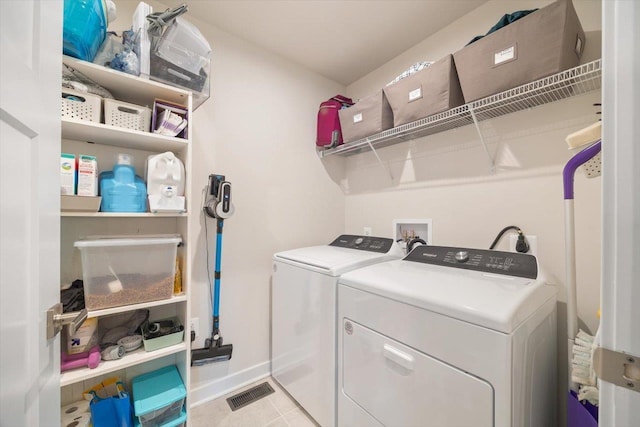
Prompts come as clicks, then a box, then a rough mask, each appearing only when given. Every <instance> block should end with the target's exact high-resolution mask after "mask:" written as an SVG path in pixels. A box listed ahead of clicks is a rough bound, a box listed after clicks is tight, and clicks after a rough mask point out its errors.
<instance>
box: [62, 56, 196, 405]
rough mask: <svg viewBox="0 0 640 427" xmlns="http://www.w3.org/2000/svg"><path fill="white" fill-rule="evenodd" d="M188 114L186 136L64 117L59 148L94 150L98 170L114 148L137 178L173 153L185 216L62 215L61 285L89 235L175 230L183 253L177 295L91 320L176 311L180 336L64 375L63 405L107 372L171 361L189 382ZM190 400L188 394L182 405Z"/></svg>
mask: <svg viewBox="0 0 640 427" xmlns="http://www.w3.org/2000/svg"><path fill="white" fill-rule="evenodd" d="M63 62H64V63H65V64H67V65H69V66H70V67H72V68H74V69H75V70H77V71H79V72H81V73H82V74H84V75H85V76H87V77H89V78H90V79H92V80H93V81H95V82H96V83H98V84H100V85H101V86H103V87H105V88H106V89H107V90H109V91H110V92H111V93H112V94H113V96H114V97H115V98H116V99H117V100H119V101H124V102H128V103H132V104H136V105H143V106H147V107H149V108H152V107H153V102H154V100H155V99H156V98H157V99H163V100H166V101H170V102H173V103H177V104H182V105H186V106H187V107H188V111H189V112H191V111H192V95H191V93H190V92H188V91H185V90H183V89H180V88H175V87H171V86H168V85H164V84H161V83H157V82H154V81H150V80H145V79H141V78H138V77H135V76H131V75H129V74H125V73H122V72H118V71H115V70H111V69H108V68H104V67H101V66H98V65H95V64H92V63H88V62H84V61H80V60H77V59H75V58H70V57H64V58H63ZM191 119H192V115H191V114H189V124H188V128H187V135H189V137H188V138H186V139H185V138H174V137H167V136H162V135H156V134H153V133H151V132H141V131H135V130H129V129H124V128H117V127H113V126H109V125H105V124H102V123H95V122H89V121H83V120H78V119H69V118H62V151H63V152H66V153H72V154H76V155H80V154H88V155H95V156H96V157H97V160H98V169H99V171H100V172H102V171H105V170H110V169H111V168H112V166H113V163H114V162H115V158H116V156H117V154H118V153H130V154H131V155H132V156H133V158H134V166H136V173H137V175H140V176H143V175H144V162H145V161H146V157H147V156H148V155H151V154H157V153H162V152H166V151H172V152H173V153H174V154H175V155H176V156H177V157H178V158H180V159H181V160H182V161H183V162H184V165H185V170H186V185H185V188H186V192H185V196H186V199H187V212H186V213H114V212H80V211H78V212H76V211H65V212H61V239H60V241H61V248H60V249H61V268H60V270H61V277H60V279H61V282H62V283H65V282H70V281H72V280H75V279H80V278H82V266H81V262H80V256H79V254H78V252H77V250H76V249H75V248H74V247H73V242H74V241H76V240H78V239H81V238H83V237H86V236H88V235H118V234H140V235H149V234H179V235H180V236H181V237H182V242H183V244H182V246H181V247H179V248H178V254H179V256H180V258H181V261H182V262H181V271H182V286H183V293H182V294H180V295H175V296H173V297H172V298H169V299H164V300H159V301H150V302H144V303H141V304H132V305H126V306H120V307H113V308H107V309H102V310H94V311H90V312H89V317H98V318H100V317H103V316H108V315H112V314H117V313H124V312H129V311H133V310H138V309H148V310H149V312H150V318H151V319H152V320H153V319H160V318H166V317H171V316H177V317H178V318H179V319H180V320H181V321H182V324H183V325H184V328H185V331H184V341H183V342H182V343H180V344H176V345H173V346H170V347H166V348H162V349H159V350H156V351H152V352H146V351H145V350H144V348H140V349H138V350H136V351H134V352H131V353H127V354H126V355H125V356H124V357H123V358H121V359H118V360H112V361H101V362H100V365H99V366H98V367H97V368H95V369H89V368H78V369H74V370H70V371H66V372H62V374H61V379H60V386H61V388H62V390H61V400H62V404H67V403H70V402H73V401H76V400H80V399H81V398H82V391H83V390H85V389H87V388H89V387H91V386H93V385H95V384H97V383H99V382H100V381H102V380H103V379H104V378H105V377H108V376H118V377H120V378H121V379H122V380H123V381H125V383H126V384H128V385H129V386H130V381H131V379H132V378H133V377H135V376H137V375H139V374H141V373H144V372H149V371H152V370H155V369H158V368H159V367H162V366H166V365H174V364H175V365H177V367H178V370H179V371H180V374H181V376H182V379H183V380H184V383H185V387H186V389H187V390H189V381H190V345H189V337H190V321H189V319H190V309H191V302H190V291H191V289H190V286H191V283H190V277H191V259H192V258H193V256H192V253H191V250H192V249H191V247H192V246H194V245H192V244H190V241H189V238H190V236H189V234H188V230H189V223H190V221H192V217H191V215H190V211H191V208H190V206H191V201H192V200H191V199H192V197H193V195H191V194H190V192H189V189H190V188H191V176H190V171H191V151H192V149H191V145H192V138H191V135H192V124H191ZM188 405H189V401H188V398H187V407H188Z"/></svg>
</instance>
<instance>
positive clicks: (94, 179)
mask: <svg viewBox="0 0 640 427" xmlns="http://www.w3.org/2000/svg"><path fill="white" fill-rule="evenodd" d="M97 195H98V162H97V161H96V158H95V157H94V156H85V155H82V154H81V155H80V156H78V196H90V197H95V196H97Z"/></svg>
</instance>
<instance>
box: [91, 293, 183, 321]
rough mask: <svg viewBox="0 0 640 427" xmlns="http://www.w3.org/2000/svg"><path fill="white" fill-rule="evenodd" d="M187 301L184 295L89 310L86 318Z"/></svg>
mask: <svg viewBox="0 0 640 427" xmlns="http://www.w3.org/2000/svg"><path fill="white" fill-rule="evenodd" d="M186 300H187V296H186V295H175V296H173V297H171V298H167V299H161V300H157V301H148V302H141V303H139V304H129V305H122V306H119V307H110V308H103V309H101V310H90V311H89V316H88V317H100V316H106V315H108V314H116V313H124V312H126V311H133V310H139V309H142V308H149V307H158V306H160V305H167V304H175V303H177V302H183V301H186Z"/></svg>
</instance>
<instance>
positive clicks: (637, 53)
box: [599, 0, 640, 427]
mask: <svg viewBox="0 0 640 427" xmlns="http://www.w3.org/2000/svg"><path fill="white" fill-rule="evenodd" d="M602 4H603V35H604V37H603V63H604V68H603V93H602V95H603V109H602V116H603V144H602V147H603V154H602V160H603V165H602V168H603V203H602V205H603V233H602V238H603V248H602V251H603V262H602V320H601V322H602V324H601V334H602V347H604V348H607V349H610V350H614V351H618V352H624V353H627V354H630V355H634V356H637V358H640V120H639V117H640V80H639V76H640V28H639V27H638V22H640V2H637V1H631V0H618V1H603V2H602ZM627 373H628V375H629V376H630V377H631V378H633V377H634V376H638V378H640V372H635V373H632V372H630V371H627ZM635 388H637V387H635ZM599 425H600V426H602V427H614V426H617V427H626V426H640V390H639V391H632V390H629V389H627V388H624V387H619V386H616V385H614V384H612V383H608V382H604V381H603V382H602V384H601V387H600V424H599Z"/></svg>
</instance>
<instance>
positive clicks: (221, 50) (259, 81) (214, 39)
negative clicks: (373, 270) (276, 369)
mask: <svg viewBox="0 0 640 427" xmlns="http://www.w3.org/2000/svg"><path fill="white" fill-rule="evenodd" d="M148 3H149V4H151V5H152V6H153V7H154V10H156V11H163V10H165V9H166V8H167V7H166V6H163V5H161V4H159V3H156V2H148ZM116 4H117V7H118V15H119V18H118V20H116V21H115V22H114V23H113V25H112V26H111V28H112V29H123V28H127V26H128V25H130V23H129V20H128V18H127V17H129V16H131V14H132V13H133V10H134V9H135V6H136V5H137V4H138V2H137V1H117V3H116ZM184 16H185V17H186V18H187V19H189V20H190V21H192V22H193V23H194V24H196V25H197V27H198V28H199V30H200V31H201V32H202V33H203V35H204V36H205V37H206V38H207V39H208V41H209V43H210V45H211V47H212V50H213V60H212V73H211V75H212V79H211V98H210V99H209V100H208V101H207V102H206V103H204V104H203V105H202V106H201V107H200V108H199V109H198V110H197V111H196V112H195V114H194V142H193V143H194V146H193V168H192V170H191V171H190V172H191V173H192V174H193V175H192V179H193V187H194V188H192V194H201V192H202V189H203V187H204V186H205V185H206V183H207V177H208V175H209V174H210V173H221V174H226V176H227V179H228V180H229V181H231V182H232V184H233V200H234V204H235V207H236V214H235V215H234V216H233V217H232V218H230V219H228V220H227V221H225V226H224V239H223V240H224V249H223V258H222V280H221V282H222V290H221V304H220V312H221V313H220V316H221V320H220V323H221V324H220V326H221V330H222V333H223V336H224V340H225V343H227V344H228V343H231V344H233V346H234V350H233V357H232V359H231V360H230V361H229V362H221V363H216V364H210V365H206V366H203V367H198V368H193V369H192V376H191V379H192V381H191V389H192V392H193V393H192V397H193V399H192V403H193V402H198V400H201V399H209V398H213V397H215V395H216V394H219V393H222V392H227V391H229V390H228V389H227V388H228V387H234V386H237V385H238V384H239V382H243V381H247V380H250V379H253V378H254V377H255V375H266V374H267V373H268V372H269V370H270V365H269V361H270V357H271V355H270V321H271V320H270V318H271V317H270V288H271V257H272V255H273V253H274V252H277V251H280V250H284V249H291V248H294V247H301V246H309V245H316V244H324V243H327V239H331V238H332V237H333V236H336V235H338V234H340V233H341V232H342V231H343V229H344V214H343V213H344V197H343V195H342V193H341V191H340V188H339V187H338V186H337V185H335V184H334V183H333V182H332V181H331V179H330V178H329V176H328V174H327V171H326V170H325V168H324V167H323V165H322V163H321V162H320V161H319V160H318V157H317V155H316V154H315V150H314V145H313V144H314V139H315V136H314V135H315V126H316V114H317V111H318V105H319V103H320V102H321V101H322V100H324V99H328V98H330V97H331V96H333V95H335V94H337V93H342V92H344V87H342V86H340V85H339V84H337V83H335V82H332V81H330V80H327V79H326V78H324V77H321V76H319V75H317V74H315V73H312V72H310V71H308V70H306V69H303V68H302V67H300V66H298V65H296V64H293V63H291V62H288V61H286V60H284V59H281V58H280V57H277V56H275V55H272V54H270V53H267V52H265V51H264V50H261V49H259V48H257V47H255V46H253V45H251V44H249V43H246V42H244V41H242V40H240V39H239V38H237V37H234V36H231V35H229V34H228V33H225V32H223V31H221V30H219V29H217V28H214V27H212V26H210V25H207V24H205V23H203V22H202V21H199V20H198V19H196V17H194V16H190V15H189V13H187V14H186V15H184ZM193 214H194V215H201V214H200V213H199V212H193ZM203 221H204V219H203V218H202V216H201V217H200V220H199V221H198V224H197V225H196V227H195V229H191V230H190V239H191V241H192V242H194V241H195V243H194V244H197V245H198V251H197V256H196V258H195V260H194V270H193V276H192V281H191V284H192V286H193V288H192V294H191V295H192V301H193V303H192V308H191V314H192V317H198V318H199V319H200V323H201V326H202V329H207V330H210V327H211V308H210V303H209V284H208V283H207V273H206V262H207V260H206V256H205V233H204V225H203V224H204V223H203ZM207 221H208V227H209V252H210V259H209V261H208V262H209V263H210V268H211V271H212V272H213V262H214V255H215V223H214V221H213V220H211V219H207ZM194 236H195V238H194ZM203 338H204V337H203ZM201 345H202V342H200V344H199V346H201Z"/></svg>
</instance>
